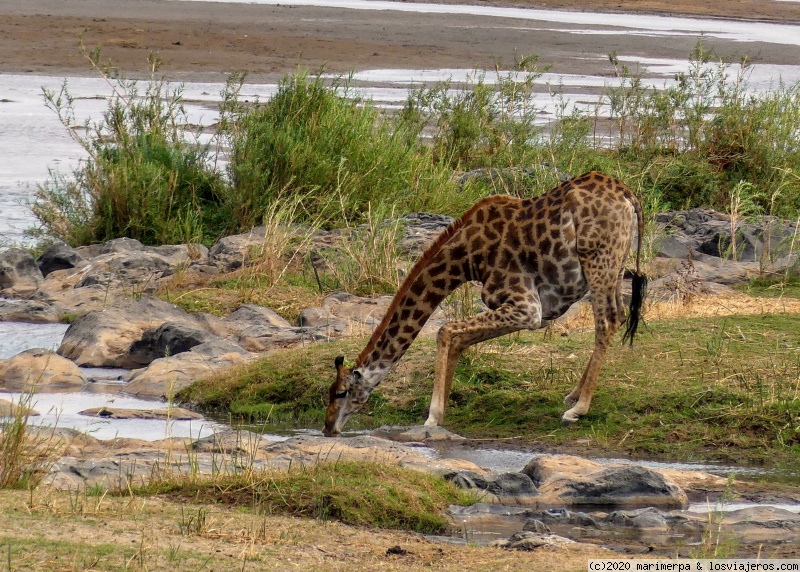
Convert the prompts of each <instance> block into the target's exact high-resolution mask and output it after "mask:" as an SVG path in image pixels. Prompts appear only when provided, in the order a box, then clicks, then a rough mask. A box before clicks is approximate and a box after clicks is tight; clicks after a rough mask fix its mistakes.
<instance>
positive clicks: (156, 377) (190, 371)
mask: <svg viewBox="0 0 800 572" xmlns="http://www.w3.org/2000/svg"><path fill="white" fill-rule="evenodd" d="M255 357H256V355H255V354H251V353H249V352H247V351H245V350H244V349H242V348H241V347H240V346H238V345H237V344H235V343H233V342H231V341H228V340H222V339H217V340H215V341H211V342H205V343H203V344H200V345H197V346H194V347H193V348H192V349H191V350H189V351H188V352H183V353H179V354H176V355H171V356H167V357H163V358H159V359H156V360H154V361H153V362H151V363H150V365H148V366H147V367H146V368H144V369H137V370H134V371H132V372H131V373H130V374H128V376H127V377H126V381H127V382H128V383H127V385H126V386H125V387H124V388H123V391H124V392H125V393H129V394H131V395H136V396H139V397H152V398H158V399H167V400H168V399H172V397H173V396H174V395H175V394H176V393H177V392H179V391H180V390H182V389H184V388H186V387H189V386H190V385H191V384H192V383H194V382H195V381H197V380H199V379H202V378H204V377H209V376H210V375H213V374H214V373H216V372H218V371H220V370H222V369H228V368H231V367H235V366H238V365H242V364H244V363H247V362H248V361H250V360H252V359H254V358H255Z"/></svg>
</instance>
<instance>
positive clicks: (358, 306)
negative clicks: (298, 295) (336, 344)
mask: <svg viewBox="0 0 800 572" xmlns="http://www.w3.org/2000/svg"><path fill="white" fill-rule="evenodd" d="M391 302H392V297H391V296H380V297H378V298H363V297H360V296H354V295H352V294H348V293H346V292H336V293H334V294H330V295H328V296H326V297H325V299H324V300H323V301H322V306H320V307H315V308H306V309H305V310H303V311H302V312H300V315H299V316H298V319H297V323H298V325H299V326H305V327H309V328H314V329H316V330H318V331H320V332H324V333H325V334H327V335H329V336H363V335H367V334H371V333H372V332H373V331H374V330H375V328H376V327H377V326H378V324H380V323H381V320H383V316H384V314H386V310H388V308H389V304H391ZM445 321H446V319H445V316H444V313H443V311H442V310H441V309H437V310H436V311H435V312H434V313H433V316H431V318H430V319H429V320H428V322H427V323H426V324H425V327H424V328H423V329H422V334H423V335H431V334H434V333H435V332H437V331H438V330H439V328H440V327H441V326H442V324H443V323H444V322H445Z"/></svg>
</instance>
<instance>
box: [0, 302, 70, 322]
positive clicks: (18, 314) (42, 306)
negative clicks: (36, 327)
mask: <svg viewBox="0 0 800 572" xmlns="http://www.w3.org/2000/svg"><path fill="white" fill-rule="evenodd" d="M60 318H61V315H60V314H59V312H58V311H57V310H56V309H55V308H54V307H53V306H51V305H50V304H46V303H44V302H36V301H34V300H3V299H0V322H25V323H28V324H56V323H58V322H59V321H60Z"/></svg>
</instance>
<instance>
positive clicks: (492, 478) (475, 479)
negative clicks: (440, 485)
mask: <svg viewBox="0 0 800 572" xmlns="http://www.w3.org/2000/svg"><path fill="white" fill-rule="evenodd" d="M444 478H445V479H447V480H449V481H452V482H453V484H455V485H456V486H458V487H460V488H462V489H467V490H478V491H486V492H487V493H490V494H491V495H494V496H495V497H496V498H497V499H499V502H501V503H509V502H510V503H513V504H516V505H528V504H532V502H535V500H534V501H531V498H530V497H535V496H537V490H536V486H535V485H534V484H533V481H531V479H530V477H529V476H528V475H525V474H522V473H501V474H498V475H489V476H486V475H482V474H477V473H473V472H469V471H461V472H458V473H451V474H447V475H444ZM484 502H485V501H484Z"/></svg>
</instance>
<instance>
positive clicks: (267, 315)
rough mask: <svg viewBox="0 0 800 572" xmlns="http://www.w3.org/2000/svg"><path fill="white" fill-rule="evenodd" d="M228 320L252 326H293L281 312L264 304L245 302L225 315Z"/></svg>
mask: <svg viewBox="0 0 800 572" xmlns="http://www.w3.org/2000/svg"><path fill="white" fill-rule="evenodd" d="M225 321H226V322H234V323H236V324H245V325H252V326H261V325H269V326H274V327H276V328H291V327H292V324H290V323H289V322H288V320H286V319H285V318H283V317H282V316H281V315H280V314H278V313H277V312H275V311H274V310H270V309H269V308H265V307H264V306H257V305H255V304H244V305H242V306H239V307H238V308H237V309H236V310H234V311H233V312H231V313H230V314H228V315H227V316H226V317H225Z"/></svg>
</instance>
